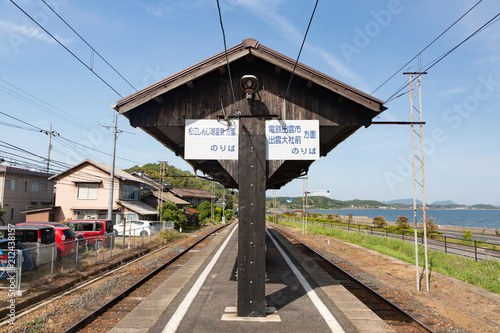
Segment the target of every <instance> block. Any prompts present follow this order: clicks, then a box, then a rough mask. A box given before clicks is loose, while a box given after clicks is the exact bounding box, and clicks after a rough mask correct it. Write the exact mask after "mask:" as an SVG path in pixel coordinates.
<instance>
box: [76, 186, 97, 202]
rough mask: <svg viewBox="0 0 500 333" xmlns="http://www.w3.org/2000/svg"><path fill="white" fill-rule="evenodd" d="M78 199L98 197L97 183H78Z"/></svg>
mask: <svg viewBox="0 0 500 333" xmlns="http://www.w3.org/2000/svg"><path fill="white" fill-rule="evenodd" d="M77 198H78V199H97V184H78V194H77Z"/></svg>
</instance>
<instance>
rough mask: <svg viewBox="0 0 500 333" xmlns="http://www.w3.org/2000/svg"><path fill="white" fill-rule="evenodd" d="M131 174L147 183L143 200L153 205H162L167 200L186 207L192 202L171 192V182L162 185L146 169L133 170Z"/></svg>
mask: <svg viewBox="0 0 500 333" xmlns="http://www.w3.org/2000/svg"><path fill="white" fill-rule="evenodd" d="M130 174H131V175H132V176H134V177H137V178H139V179H140V180H141V181H142V182H144V183H145V184H147V186H145V187H143V189H142V191H141V201H143V202H145V203H147V204H148V205H150V206H151V207H158V206H161V205H163V204H164V203H165V202H173V203H174V204H175V205H176V206H177V207H178V208H185V207H186V206H189V205H190V204H191V203H190V202H188V201H186V200H182V199H181V198H179V197H178V196H176V195H174V194H173V193H171V192H169V189H170V183H166V184H163V186H162V184H160V182H159V181H157V180H156V179H154V178H151V177H149V176H148V175H147V174H146V173H145V172H144V171H132V172H130ZM162 187H163V189H162Z"/></svg>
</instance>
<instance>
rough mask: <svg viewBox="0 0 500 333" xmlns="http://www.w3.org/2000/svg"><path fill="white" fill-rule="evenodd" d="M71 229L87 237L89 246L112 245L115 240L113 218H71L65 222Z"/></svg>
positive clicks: (97, 247)
mask: <svg viewBox="0 0 500 333" xmlns="http://www.w3.org/2000/svg"><path fill="white" fill-rule="evenodd" d="M64 224H65V225H67V226H68V227H69V228H70V229H71V230H73V231H75V232H78V233H80V234H82V235H83V237H85V239H86V240H87V242H88V245H89V246H94V247H95V248H96V249H99V248H101V247H103V246H107V247H109V246H111V242H112V240H113V221H112V220H70V221H66V222H64Z"/></svg>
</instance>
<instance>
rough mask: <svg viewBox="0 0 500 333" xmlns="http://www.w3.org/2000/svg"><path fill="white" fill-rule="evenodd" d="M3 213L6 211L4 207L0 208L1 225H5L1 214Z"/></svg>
mask: <svg viewBox="0 0 500 333" xmlns="http://www.w3.org/2000/svg"><path fill="white" fill-rule="evenodd" d="M5 213H7V210H6V209H0V223H1V224H2V225H5V221H4V220H3V218H2V216H4V215H5Z"/></svg>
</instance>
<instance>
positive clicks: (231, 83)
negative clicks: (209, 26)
mask: <svg viewBox="0 0 500 333" xmlns="http://www.w3.org/2000/svg"><path fill="white" fill-rule="evenodd" d="M217 9H218V11H219V21H220V28H221V30H222V39H223V40H224V54H225V55H226V65H227V73H228V75H229V84H230V85H231V93H232V95H233V103H234V107H235V108H236V114H235V117H238V116H239V111H238V104H237V103H236V96H235V95H234V87H233V78H232V76H231V67H230V66H229V59H228V57H227V46H226V34H225V32H224V25H223V24H222V13H221V10H220V5H219V0H217Z"/></svg>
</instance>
